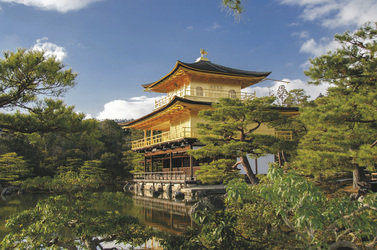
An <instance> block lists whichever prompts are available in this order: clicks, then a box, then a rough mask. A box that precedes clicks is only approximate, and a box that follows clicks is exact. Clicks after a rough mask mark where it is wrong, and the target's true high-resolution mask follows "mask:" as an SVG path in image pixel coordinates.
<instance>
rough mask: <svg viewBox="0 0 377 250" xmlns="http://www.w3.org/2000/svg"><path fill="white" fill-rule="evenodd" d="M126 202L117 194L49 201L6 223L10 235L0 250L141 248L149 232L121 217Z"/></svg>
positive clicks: (78, 195) (79, 195) (82, 194)
mask: <svg viewBox="0 0 377 250" xmlns="http://www.w3.org/2000/svg"><path fill="white" fill-rule="evenodd" d="M127 199H129V197H127V196H126V195H125V194H124V193H120V192H119V193H89V192H79V193H75V194H74V195H73V196H72V195H70V196H67V195H59V196H54V197H50V198H48V199H46V200H43V201H41V202H39V203H38V204H37V206H36V207H35V208H33V209H30V210H26V211H23V212H21V213H18V214H16V215H14V216H12V217H11V218H10V219H9V220H8V221H7V224H6V226H7V227H9V228H11V229H12V232H11V233H10V234H8V235H7V236H6V237H5V238H4V239H3V241H2V242H1V243H0V246H1V249H42V248H43V249H60V248H65V249H76V248H80V249H96V248H97V247H101V243H104V242H110V241H116V242H125V243H130V244H132V245H136V246H137V245H141V244H143V243H145V241H146V240H147V239H149V238H150V237H151V235H152V231H151V230H150V229H148V228H144V227H142V226H140V225H139V222H138V219H137V218H135V217H132V216H127V215H122V214H121V210H122V209H123V208H124V207H125V206H126V200H127Z"/></svg>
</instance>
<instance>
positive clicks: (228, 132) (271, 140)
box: [190, 97, 280, 185]
mask: <svg viewBox="0 0 377 250" xmlns="http://www.w3.org/2000/svg"><path fill="white" fill-rule="evenodd" d="M274 101H275V97H261V98H255V99H251V100H246V101H241V100H239V99H231V98H223V99H220V101H219V103H214V104H213V109H212V110H203V111H201V112H200V113H199V115H200V116H201V117H202V118H203V119H204V120H205V121H206V122H207V123H199V124H198V125H197V126H198V129H199V131H200V134H201V136H200V141H201V142H203V143H205V144H206V145H205V146H204V147H202V148H200V149H198V150H192V151H190V153H191V154H192V155H193V156H194V157H195V158H203V157H211V158H213V160H215V161H216V160H219V159H234V163H236V162H235V158H236V157H239V158H240V163H242V165H243V167H244V169H245V172H246V175H247V176H248V178H249V179H250V181H251V183H252V184H253V185H256V184H257V183H258V182H259V181H258V178H257V177H256V176H255V174H254V173H253V171H252V169H251V166H250V163H249V161H248V159H247V154H251V155H252V156H253V157H258V156H261V155H263V154H266V153H275V152H272V151H273V150H272V149H273V148H272V146H273V145H274V144H275V143H276V142H278V141H279V140H278V139H277V138H275V137H274V136H273V135H266V134H258V132H257V129H258V128H260V127H261V126H269V124H270V123H271V122H273V121H276V120H278V119H280V114H279V112H278V111H277V110H276V109H273V107H274V105H273V102H274ZM236 165H237V164H234V166H236Z"/></svg>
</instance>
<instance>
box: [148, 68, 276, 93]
mask: <svg viewBox="0 0 377 250" xmlns="http://www.w3.org/2000/svg"><path fill="white" fill-rule="evenodd" d="M204 63H207V64H209V65H210V67H212V68H214V69H217V70H218V71H213V70H209V69H202V68H200V67H194V66H195V65H196V64H197V63H192V64H187V63H183V62H181V61H177V62H176V64H175V66H174V68H173V70H171V71H170V73H168V74H167V75H166V76H164V77H163V78H161V79H160V80H158V81H155V82H153V83H149V84H144V85H142V86H143V87H144V88H145V91H153V88H154V87H156V86H158V85H159V84H161V83H162V82H164V81H165V80H167V79H168V78H170V77H171V76H173V75H174V74H175V73H176V72H177V71H179V69H180V68H184V69H186V70H189V71H192V72H197V73H203V74H210V75H217V76H227V77H238V78H242V79H259V81H257V82H255V83H258V82H260V81H262V80H263V79H264V78H266V77H267V76H268V75H269V74H271V72H256V71H246V70H238V69H233V68H229V67H225V66H221V65H217V64H213V63H211V62H204ZM226 70H228V71H235V72H226ZM255 83H251V84H248V85H245V86H243V88H244V87H248V86H250V85H253V84H255Z"/></svg>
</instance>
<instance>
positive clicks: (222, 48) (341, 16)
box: [0, 0, 377, 119]
mask: <svg viewBox="0 0 377 250" xmlns="http://www.w3.org/2000/svg"><path fill="white" fill-rule="evenodd" d="M245 7H246V12H245V13H244V14H243V16H242V19H241V21H240V22H236V21H235V19H234V18H233V16H231V15H229V14H227V12H226V11H224V10H222V8H221V1H220V0H149V1H148V0H0V47H1V49H2V50H3V51H4V50H11V51H15V50H16V49H17V48H29V49H44V50H46V51H47V52H48V53H52V54H54V55H56V56H57V57H58V58H59V59H60V60H62V61H63V62H64V64H66V65H67V67H70V68H72V69H73V70H74V71H75V72H77V73H78V74H79V75H78V77H77V79H76V80H77V83H78V84H77V86H76V87H74V88H73V89H72V90H70V91H69V93H67V94H66V95H65V97H64V100H65V102H66V103H67V104H68V105H74V106H75V107H76V108H75V110H76V111H78V112H83V113H86V114H87V116H88V117H92V118H98V119H106V118H109V119H124V118H127V119H129V118H138V117H140V116H142V115H144V114H146V113H148V112H150V111H151V110H152V108H153V101H154V98H156V97H158V95H156V94H153V93H147V92H143V88H142V87H141V85H142V84H146V83H150V82H153V81H156V80H158V79H160V78H161V77H163V76H164V75H166V74H167V73H169V72H170V70H171V69H172V68H173V67H174V65H175V63H176V61H177V60H180V61H183V62H189V63H190V62H194V61H195V60H196V58H198V57H199V56H200V49H201V48H204V49H206V51H208V53H209V54H208V59H209V60H211V61H212V62H214V63H217V64H221V65H224V66H228V67H234V68H239V69H244V70H255V71H272V74H271V75H270V78H273V79H278V80H288V81H290V83H289V84H286V88H287V89H293V88H304V89H305V90H306V91H307V94H308V95H311V96H312V98H315V97H316V96H317V95H318V94H319V93H324V92H325V89H326V87H327V85H326V84H324V85H323V86H319V87H313V86H308V85H307V84H306V82H307V78H306V77H305V75H304V73H303V71H304V70H305V69H307V68H308V66H309V64H308V59H309V58H313V57H316V56H319V55H321V54H323V53H326V52H327V51H329V50H334V49H336V48H337V46H338V45H337V44H336V43H335V42H334V41H333V37H334V34H336V33H344V32H345V31H347V30H350V31H353V30H356V29H357V28H358V27H359V26H361V25H362V24H363V23H365V22H367V21H377V0H247V1H246V5H245ZM281 84H283V83H281V82H273V81H266V82H263V83H261V84H259V85H258V86H256V87H254V88H253V89H247V90H246V91H256V92H257V94H258V95H259V96H261V95H267V94H268V92H269V90H270V91H276V89H277V88H278V86H279V85H281Z"/></svg>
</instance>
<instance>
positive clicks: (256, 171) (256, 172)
mask: <svg viewBox="0 0 377 250" xmlns="http://www.w3.org/2000/svg"><path fill="white" fill-rule="evenodd" d="M255 174H258V159H257V158H255Z"/></svg>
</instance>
